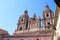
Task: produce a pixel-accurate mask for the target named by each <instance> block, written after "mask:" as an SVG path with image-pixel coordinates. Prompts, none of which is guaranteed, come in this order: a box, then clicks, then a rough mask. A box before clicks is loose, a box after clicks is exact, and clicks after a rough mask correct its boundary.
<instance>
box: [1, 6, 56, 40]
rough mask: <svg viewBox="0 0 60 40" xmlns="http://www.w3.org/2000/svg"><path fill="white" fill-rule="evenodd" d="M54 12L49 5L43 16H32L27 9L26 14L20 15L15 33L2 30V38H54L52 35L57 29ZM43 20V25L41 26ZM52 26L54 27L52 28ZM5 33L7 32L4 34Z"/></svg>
mask: <svg viewBox="0 0 60 40" xmlns="http://www.w3.org/2000/svg"><path fill="white" fill-rule="evenodd" d="M53 17H54V14H53V12H52V10H51V9H49V6H48V5H46V7H45V10H44V11H43V18H42V19H41V18H40V17H39V16H38V17H37V16H36V13H34V15H33V17H32V18H30V17H29V15H28V11H27V10H25V11H24V14H23V15H22V16H21V17H19V20H18V23H17V29H16V31H15V33H14V34H13V35H9V34H8V32H7V31H4V30H3V32H2V30H0V40H52V35H53V33H54V31H55V29H53V27H54V26H51V25H54V18H53ZM41 21H42V22H43V27H41ZM50 28H52V29H50ZM4 33H5V34H4Z"/></svg>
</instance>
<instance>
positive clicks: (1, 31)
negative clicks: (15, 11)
mask: <svg viewBox="0 0 60 40" xmlns="http://www.w3.org/2000/svg"><path fill="white" fill-rule="evenodd" d="M0 34H2V35H8V32H7V31H5V30H3V29H0Z"/></svg>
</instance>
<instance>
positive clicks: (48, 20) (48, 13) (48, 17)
mask: <svg viewBox="0 0 60 40" xmlns="http://www.w3.org/2000/svg"><path fill="white" fill-rule="evenodd" d="M53 17H54V14H53V12H52V10H51V9H49V6H48V5H46V6H45V10H44V11H43V25H44V27H45V28H50V26H52V25H54V18H53Z"/></svg>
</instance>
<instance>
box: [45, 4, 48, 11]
mask: <svg viewBox="0 0 60 40" xmlns="http://www.w3.org/2000/svg"><path fill="white" fill-rule="evenodd" d="M48 10H49V6H48V5H47V4H46V6H45V10H44V12H46V11H48Z"/></svg>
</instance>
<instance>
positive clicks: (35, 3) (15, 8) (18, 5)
mask: <svg viewBox="0 0 60 40" xmlns="http://www.w3.org/2000/svg"><path fill="white" fill-rule="evenodd" d="M46 4H48V5H49V8H50V9H51V10H52V11H53V12H55V7H56V4H55V3H54V0H0V28H1V29H4V30H7V31H8V32H9V34H13V33H14V32H15V30H16V28H17V23H18V19H19V17H20V16H21V15H22V14H23V13H24V11H25V10H26V9H27V10H28V14H29V16H30V17H32V16H33V14H34V12H36V15H37V16H40V17H42V13H43V10H44V8H45V5H46Z"/></svg>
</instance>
